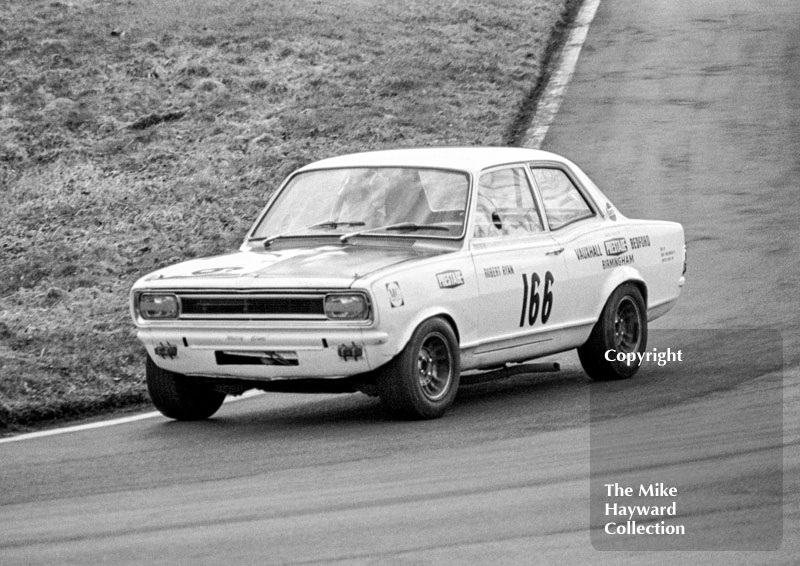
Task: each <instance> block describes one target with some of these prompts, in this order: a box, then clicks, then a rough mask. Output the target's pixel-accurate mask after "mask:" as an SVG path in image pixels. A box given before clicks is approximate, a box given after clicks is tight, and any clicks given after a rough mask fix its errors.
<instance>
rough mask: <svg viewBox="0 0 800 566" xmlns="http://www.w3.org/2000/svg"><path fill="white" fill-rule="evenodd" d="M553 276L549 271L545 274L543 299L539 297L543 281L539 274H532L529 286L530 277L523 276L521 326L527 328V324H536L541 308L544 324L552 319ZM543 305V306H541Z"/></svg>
mask: <svg viewBox="0 0 800 566" xmlns="http://www.w3.org/2000/svg"><path fill="white" fill-rule="evenodd" d="M553 281H554V279H553V274H552V273H550V272H549V271H548V272H547V273H545V274H544V289H543V290H542V295H541V297H540V296H539V287H540V286H541V284H542V280H541V279H540V278H539V274H538V273H532V274H531V282H530V285H529V284H528V275H527V274H525V273H523V274H522V313H521V314H520V316H519V325H520V326H525V322H526V321H527V323H528V324H529V325H530V326H533V325H534V324H536V319H537V318H538V317H539V308H540V307H541V311H542V324H544V323H546V322H547V319H548V318H550V311H551V310H553V292H552V291H551V288H552V286H553ZM540 303H541V304H540Z"/></svg>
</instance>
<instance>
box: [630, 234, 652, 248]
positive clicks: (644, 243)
mask: <svg viewBox="0 0 800 566" xmlns="http://www.w3.org/2000/svg"><path fill="white" fill-rule="evenodd" d="M649 247H650V236H647V235H645V236H634V237H633V238H631V249H632V250H636V249H639V248H649Z"/></svg>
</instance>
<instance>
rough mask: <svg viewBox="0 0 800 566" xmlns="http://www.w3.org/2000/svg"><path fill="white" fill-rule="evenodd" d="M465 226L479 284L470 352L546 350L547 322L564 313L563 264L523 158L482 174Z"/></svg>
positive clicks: (520, 356)
mask: <svg viewBox="0 0 800 566" xmlns="http://www.w3.org/2000/svg"><path fill="white" fill-rule="evenodd" d="M468 229H469V230H470V234H471V241H470V252H471V255H472V261H473V264H474V267H475V272H476V279H477V281H478V290H479V300H478V301H477V302H476V304H475V308H476V310H477V311H478V315H477V319H478V325H479V329H478V336H479V338H478V343H477V344H476V346H477V347H476V349H475V354H476V356H477V357H481V356H482V359H483V361H484V362H485V363H487V364H488V363H489V362H490V361H492V362H502V361H518V360H524V359H529V358H532V357H535V356H537V355H541V354H542V353H545V352H546V351H547V350H548V349H549V348H550V347H551V346H552V342H553V336H552V335H551V333H550V332H548V329H551V328H558V327H559V326H560V325H561V324H562V323H563V322H564V320H565V318H564V317H565V312H566V308H567V304H566V301H564V297H563V295H562V294H561V289H562V284H563V279H564V278H565V277H566V265H565V263H564V254H563V248H561V246H559V245H558V244H557V243H556V242H555V240H554V239H553V238H552V236H551V235H550V234H549V233H548V231H547V230H546V229H545V224H544V221H543V216H542V214H541V212H540V204H539V203H538V202H537V200H536V198H535V197H534V193H533V190H532V184H531V179H530V174H529V171H528V169H527V167H526V166H525V165H515V166H506V167H499V168H494V169H491V170H487V171H484V172H483V173H482V174H481V176H480V178H479V179H478V185H477V189H476V198H475V203H474V208H473V215H472V221H471V223H470V226H469V228H468Z"/></svg>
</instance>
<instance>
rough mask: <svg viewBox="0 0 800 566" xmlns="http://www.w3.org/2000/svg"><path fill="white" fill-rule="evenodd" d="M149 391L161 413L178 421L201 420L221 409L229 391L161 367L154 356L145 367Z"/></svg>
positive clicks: (148, 357)
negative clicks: (154, 360)
mask: <svg viewBox="0 0 800 566" xmlns="http://www.w3.org/2000/svg"><path fill="white" fill-rule="evenodd" d="M145 375H146V378H147V391H148V393H150V399H152V401H153V405H155V406H156V409H158V410H159V411H160V412H161V414H163V415H164V416H165V417H169V418H171V419H175V420H178V421H200V420H203V419H207V418H208V417H210V416H211V415H213V414H214V413H216V412H217V409H219V408H220V406H221V405H222V402H223V401H224V400H225V393H222V392H219V391H215V390H214V389H212V388H211V387H209V386H208V385H207V384H206V383H203V382H202V381H200V380H197V379H193V378H191V377H187V376H185V375H183V374H180V373H175V372H172V371H168V370H165V369H161V368H160V367H158V366H157V365H156V364H155V362H153V360H152V359H150V356H147V365H146V366H145Z"/></svg>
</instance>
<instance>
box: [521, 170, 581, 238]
mask: <svg viewBox="0 0 800 566" xmlns="http://www.w3.org/2000/svg"><path fill="white" fill-rule="evenodd" d="M531 173H532V174H533V178H534V180H535V181H536V185H537V186H538V187H539V192H540V193H541V195H542V200H543V201H544V213H545V216H547V222H548V223H549V224H550V229H551V230H558V229H559V228H561V227H562V226H566V225H567V224H571V223H572V222H577V221H578V220H583V219H584V218H591V217H592V216H594V212H592V209H591V207H590V206H589V203H587V202H586V199H585V198H584V197H583V195H582V194H581V192H580V191H579V190H578V187H576V186H575V184H574V183H573V182H572V180H571V179H570V178H569V177H568V176H567V174H566V173H565V172H564V171H562V170H561V169H555V168H552V167H531Z"/></svg>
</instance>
